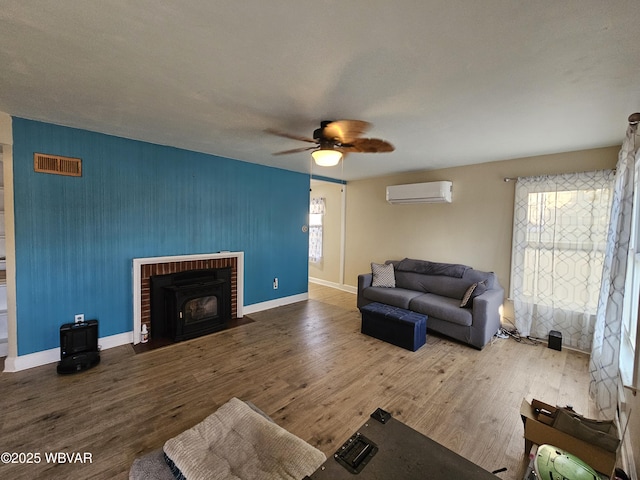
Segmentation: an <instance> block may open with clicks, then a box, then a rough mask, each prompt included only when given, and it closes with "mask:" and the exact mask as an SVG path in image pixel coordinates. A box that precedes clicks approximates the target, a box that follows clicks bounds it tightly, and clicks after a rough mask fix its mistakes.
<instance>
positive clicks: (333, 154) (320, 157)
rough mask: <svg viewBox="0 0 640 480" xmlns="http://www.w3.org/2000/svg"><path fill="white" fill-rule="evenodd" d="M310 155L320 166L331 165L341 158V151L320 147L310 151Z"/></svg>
mask: <svg viewBox="0 0 640 480" xmlns="http://www.w3.org/2000/svg"><path fill="white" fill-rule="evenodd" d="M311 156H312V157H313V160H314V161H315V162H316V164H317V165H319V166H321V167H333V166H335V165H337V164H338V163H339V162H340V160H341V159H342V152H339V151H338V150H329V149H320V150H315V151H313V152H311Z"/></svg>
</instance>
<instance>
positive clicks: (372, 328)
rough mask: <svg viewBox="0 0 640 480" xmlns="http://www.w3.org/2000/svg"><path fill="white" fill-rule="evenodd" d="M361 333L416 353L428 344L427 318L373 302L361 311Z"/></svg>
mask: <svg viewBox="0 0 640 480" xmlns="http://www.w3.org/2000/svg"><path fill="white" fill-rule="evenodd" d="M360 312H361V313H362V328H361V330H360V331H361V332H362V333H364V334H365V335H369V336H371V337H374V338H377V339H378V340H384V341H385V342H388V343H391V344H393V345H396V346H398V347H402V348H406V349H407V350H411V351H412V352H415V351H416V350H418V349H419V348H420V347H421V346H422V345H424V344H425V343H426V342H427V316H426V315H422V314H421V313H416V312H411V311H409V310H405V309H404V308H399V307H394V306H391V305H385V304H383V303H378V302H373V303H369V304H368V305H365V306H364V307H362V308H361V309H360Z"/></svg>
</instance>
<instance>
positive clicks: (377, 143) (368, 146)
mask: <svg viewBox="0 0 640 480" xmlns="http://www.w3.org/2000/svg"><path fill="white" fill-rule="evenodd" d="M370 128H371V124H370V123H368V122H363V121H362V120H335V121H327V120H325V121H323V122H321V123H320V128H317V129H316V130H315V131H314V132H313V138H307V137H301V136H298V135H292V134H290V133H286V132H281V131H279V130H274V129H272V128H268V129H267V130H265V131H266V132H267V133H271V134H273V135H278V136H280V137H285V138H291V139H293V140H300V141H302V142H309V143H315V145H314V146H313V147H301V148H294V149H292V150H284V151H282V152H275V153H274V154H273V155H287V154H289V153H298V152H304V151H306V150H313V152H311V156H312V157H313V159H314V161H315V162H316V163H317V164H318V165H320V166H323V167H331V166H334V165H337V164H338V162H339V161H340V160H341V159H342V156H343V154H346V153H386V152H393V151H394V150H395V148H394V146H393V145H391V144H390V143H389V142H387V141H385V140H380V139H379V138H363V137H362V135H363V134H364V133H365V132H366V131H367V130H369V129H370Z"/></svg>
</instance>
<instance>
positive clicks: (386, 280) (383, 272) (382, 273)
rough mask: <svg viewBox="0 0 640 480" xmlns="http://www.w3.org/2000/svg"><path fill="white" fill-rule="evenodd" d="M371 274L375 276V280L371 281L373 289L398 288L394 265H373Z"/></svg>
mask: <svg viewBox="0 0 640 480" xmlns="http://www.w3.org/2000/svg"><path fill="white" fill-rule="evenodd" d="M371 273H372V275H373V279H372V281H371V286H372V287H387V288H393V287H395V286H396V275H395V271H394V269H393V265H391V264H385V265H381V264H379V263H372V264H371Z"/></svg>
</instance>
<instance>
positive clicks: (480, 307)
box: [472, 288, 504, 335]
mask: <svg viewBox="0 0 640 480" xmlns="http://www.w3.org/2000/svg"><path fill="white" fill-rule="evenodd" d="M503 302H504V289H503V288H492V289H490V290H487V291H486V292H484V293H483V294H482V295H478V296H477V297H476V298H474V299H473V308H472V312H473V324H474V325H475V324H476V322H478V323H479V324H481V325H483V324H489V325H493V326H495V331H494V332H492V335H493V334H494V333H496V332H497V331H498V330H499V329H500V307H501V306H502V304H503Z"/></svg>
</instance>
